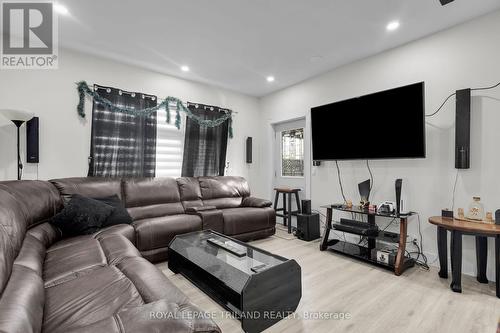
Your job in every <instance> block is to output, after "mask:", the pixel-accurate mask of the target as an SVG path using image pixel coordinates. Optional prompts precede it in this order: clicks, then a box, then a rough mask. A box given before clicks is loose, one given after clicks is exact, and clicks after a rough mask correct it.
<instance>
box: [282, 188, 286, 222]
mask: <svg viewBox="0 0 500 333" xmlns="http://www.w3.org/2000/svg"><path fill="white" fill-rule="evenodd" d="M281 195H283V225H284V226H285V227H286V219H287V216H286V193H285V192H283V193H281Z"/></svg>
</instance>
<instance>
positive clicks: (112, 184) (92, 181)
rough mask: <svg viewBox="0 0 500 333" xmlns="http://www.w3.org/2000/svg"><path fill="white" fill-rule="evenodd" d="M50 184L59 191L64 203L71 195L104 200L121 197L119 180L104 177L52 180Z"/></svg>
mask: <svg viewBox="0 0 500 333" xmlns="http://www.w3.org/2000/svg"><path fill="white" fill-rule="evenodd" d="M50 182H51V183H52V184H53V185H54V186H55V187H56V188H57V189H58V190H59V193H60V194H61V196H62V197H63V199H64V200H65V201H68V200H69V199H71V196H72V195H73V194H80V195H83V196H86V197H90V198H104V197H110V196H113V195H117V196H118V197H120V198H121V197H122V191H121V179H120V178H104V177H75V178H62V179H52V180H50Z"/></svg>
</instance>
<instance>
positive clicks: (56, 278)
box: [43, 236, 107, 287]
mask: <svg viewBox="0 0 500 333" xmlns="http://www.w3.org/2000/svg"><path fill="white" fill-rule="evenodd" d="M106 264H107V260H106V257H105V255H104V252H103V251H102V250H101V246H100V244H99V241H98V240H97V239H94V238H92V236H80V237H73V238H69V239H66V240H63V241H61V242H58V243H56V244H54V245H53V246H52V247H51V248H49V249H48V250H47V254H46V257H45V262H44V272H43V273H44V274H43V280H44V281H45V287H50V286H53V285H57V284H60V283H63V282H67V281H68V280H73V279H76V278H78V277H79V276H81V275H82V274H86V273H88V272H89V271H91V270H93V269H95V268H96V267H99V266H105V265H106Z"/></svg>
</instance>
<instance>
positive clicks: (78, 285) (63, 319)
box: [43, 266, 144, 333]
mask: <svg viewBox="0 0 500 333" xmlns="http://www.w3.org/2000/svg"><path fill="white" fill-rule="evenodd" d="M45 295H46V300H45V313H44V321H43V330H44V331H45V332H51V333H58V332H67V330H68V329H69V328H71V327H78V326H83V325H88V324H91V323H94V322H96V321H99V320H102V319H104V318H107V317H110V316H112V315H113V314H115V313H117V312H118V311H120V310H121V309H123V308H124V307H131V306H139V305H142V304H144V302H143V300H142V298H141V296H140V295H139V292H138V291H137V289H136V288H135V287H134V285H133V283H132V282H131V281H130V280H129V279H128V278H127V277H126V276H125V275H123V274H122V273H121V272H120V270H119V269H118V268H116V267H115V266H106V267H100V268H98V269H94V270H92V271H91V272H89V273H88V274H86V275H83V276H80V277H79V278H77V279H73V280H71V281H68V282H65V283H62V284H58V285H55V286H53V287H50V288H46V289H45Z"/></svg>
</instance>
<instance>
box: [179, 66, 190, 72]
mask: <svg viewBox="0 0 500 333" xmlns="http://www.w3.org/2000/svg"><path fill="white" fill-rule="evenodd" d="M181 71H183V72H189V67H188V66H186V65H184V66H181Z"/></svg>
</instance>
